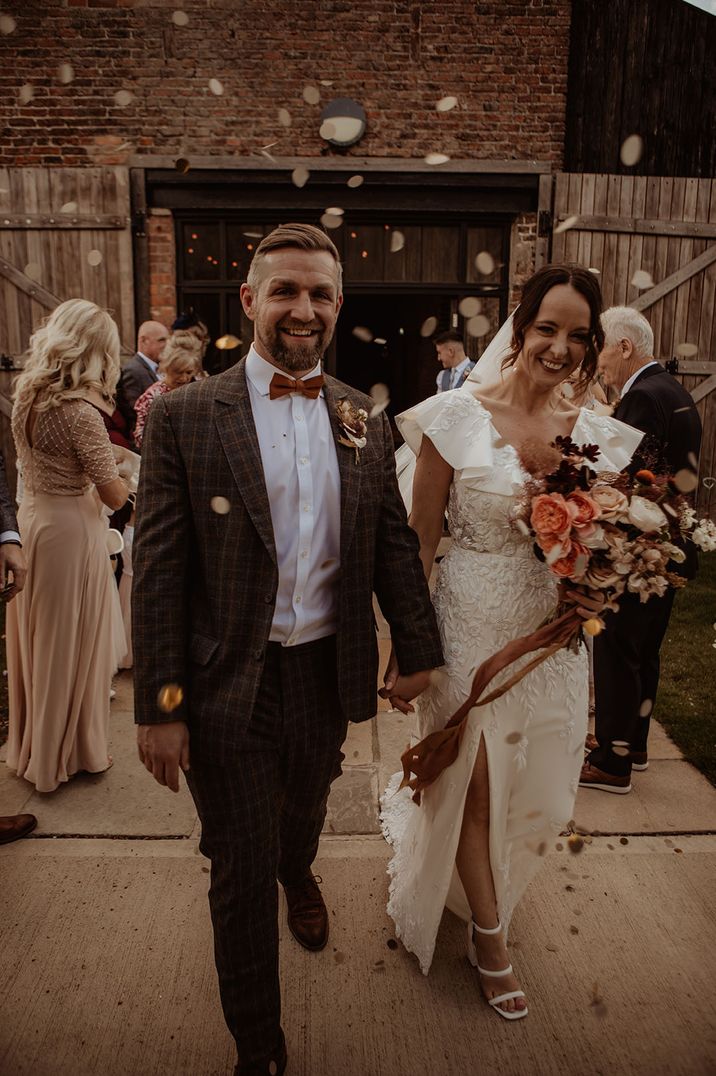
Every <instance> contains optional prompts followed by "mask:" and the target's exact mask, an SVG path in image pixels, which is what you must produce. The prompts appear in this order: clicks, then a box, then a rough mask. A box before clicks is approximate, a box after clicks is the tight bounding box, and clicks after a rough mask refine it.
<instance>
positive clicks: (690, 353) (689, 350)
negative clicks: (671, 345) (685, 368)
mask: <svg viewBox="0 0 716 1076" xmlns="http://www.w3.org/2000/svg"><path fill="white" fill-rule="evenodd" d="M698 353H699V347H698V344H687V343H684V344H677V345H676V354H677V355H679V356H680V357H681V358H682V359H692V358H693V357H694V355H698Z"/></svg>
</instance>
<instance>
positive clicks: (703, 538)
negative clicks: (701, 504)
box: [691, 519, 716, 553]
mask: <svg viewBox="0 0 716 1076" xmlns="http://www.w3.org/2000/svg"><path fill="white" fill-rule="evenodd" d="M691 537H692V539H693V541H694V543H695V544H696V545H697V546H698V547H699V549H701V550H703V552H704V553H713V552H714V551H716V527H715V526H714V524H713V523H712V522H711V520H710V519H702V520H701V523H700V524H699V526H698V527H697V528H696V530H695V531H694V532H693V533H692V535H691Z"/></svg>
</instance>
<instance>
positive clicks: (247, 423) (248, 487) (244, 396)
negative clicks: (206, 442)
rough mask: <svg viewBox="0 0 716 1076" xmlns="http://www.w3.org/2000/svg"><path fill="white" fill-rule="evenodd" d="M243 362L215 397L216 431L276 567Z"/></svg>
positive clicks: (270, 525)
mask: <svg viewBox="0 0 716 1076" xmlns="http://www.w3.org/2000/svg"><path fill="white" fill-rule="evenodd" d="M245 365H246V360H245V359H242V360H241V362H239V363H237V365H236V366H235V367H234V369H233V370H232V371H231V376H230V377H227V379H226V381H225V382H224V383H223V384H222V385H221V387H220V388H219V390H218V391H217V393H216V401H217V404H216V428H217V430H218V433H219V438H220V440H221V444H222V446H223V449H224V452H225V453H226V458H227V460H228V461H229V466H230V468H231V472H232V474H233V476H234V480H235V481H236V485H237V486H238V489H239V493H240V494H241V497H242V500H243V502H244V504H245V506H246V511H247V512H248V513H249V515H250V517H251V520H252V522H253V524H254V526H255V527H256V530H257V531H258V534H259V537H260V538H261V541H262V542H263V543H264V545H265V546H266V550H267V552H268V554H269V556H270V557H271V559H272V560H273V562H274V564H276V563H277V557H276V543H275V541H274V534H273V525H272V523H271V508H270V506H269V499H268V493H267V492H266V482H265V480H264V471H263V464H262V462H261V451H260V449H259V440H258V437H257V435H256V426H255V424H254V416H253V412H252V410H251V400H250V398H249V389H248V385H247V384H246V372H245Z"/></svg>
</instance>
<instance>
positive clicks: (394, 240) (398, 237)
mask: <svg viewBox="0 0 716 1076" xmlns="http://www.w3.org/2000/svg"><path fill="white" fill-rule="evenodd" d="M404 246H405V235H404V234H403V232H401V231H399V230H398V229H397V228H396V229H395V230H394V231H392V232H391V233H390V253H391V254H397V253H398V251H400V250H402V249H403V247H404Z"/></svg>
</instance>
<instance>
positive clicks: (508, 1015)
mask: <svg viewBox="0 0 716 1076" xmlns="http://www.w3.org/2000/svg"><path fill="white" fill-rule="evenodd" d="M473 930H476V931H477V933H478V934H499V933H500V931H501V930H502V924H501V923H498V924H497V926H496V927H490V928H486V927H479V926H478V925H477V923H476V922H475V920H474V919H471V920H470V922H469V923H468V924H467V959H468V960H469V961H470V963H471V964H472V966H473V968H477V970H478V971H479V973H480V975H484V976H485V978H487V979H499V978H500V977H501V976H502V975H511V974H512V965H511V964H508V965H507V967H506V968H503V969H502V971H488V970H487V968H481V967H480V965H479V964H478V962H477V949H476V948H475V942H474V941H473V938H472V932H473ZM523 997H525V992H524V990H510V991H508V992H507V993H506V994H498V995H497V997H496V998H486V1001H487V1003H488V1005H490V1006H491V1008H493V1009H494V1010H495V1012H496V1013H499V1015H500V1016H502V1017H504V1018H505V1020H521V1019H522V1017H523V1016H527V1013H528V1012H529V1009H527V1008H526V1007H525V1008H524V1009H515V1010H514V1012H507V1011H506V1010H505V1009H501V1008H500V1005H501V1004H502V1003H503V1001H511V1000H512V999H513V998H523Z"/></svg>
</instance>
